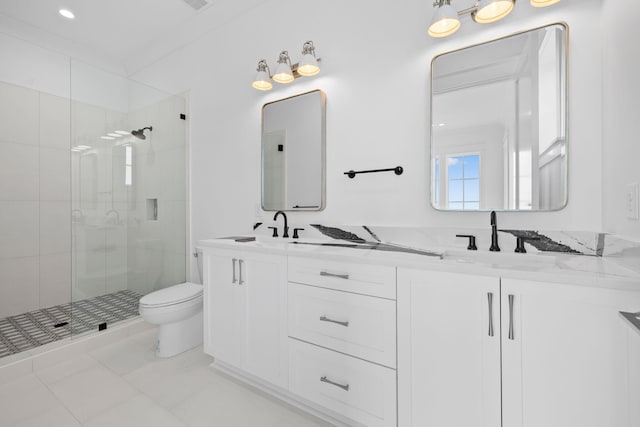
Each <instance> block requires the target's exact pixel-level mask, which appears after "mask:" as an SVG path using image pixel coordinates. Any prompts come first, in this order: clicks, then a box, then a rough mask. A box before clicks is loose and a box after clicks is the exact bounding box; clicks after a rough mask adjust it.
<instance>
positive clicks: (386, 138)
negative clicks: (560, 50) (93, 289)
mask: <svg viewBox="0 0 640 427" xmlns="http://www.w3.org/2000/svg"><path fill="white" fill-rule="evenodd" d="M430 9H431V3H430V2H424V1H418V0H401V1H375V2H371V1H369V0H367V1H365V0H354V1H350V2H343V1H338V0H328V1H324V2H311V1H300V0H272V1H268V2H265V3H264V4H262V5H261V6H258V7H256V8H254V9H252V10H251V11H249V12H247V13H246V14H245V15H243V16H241V17H239V18H238V19H236V20H235V21H233V22H231V23H229V24H228V25H226V26H224V27H223V28H221V29H219V30H216V31H212V32H211V33H209V34H207V35H206V36H204V37H202V38H201V39H199V40H198V41H196V42H193V43H191V44H190V45H188V46H186V47H185V48H183V49H181V50H178V51H176V52H174V53H173V54H172V55H169V56H167V57H165V58H164V59H162V60H160V61H158V62H156V63H155V64H153V66H151V67H149V68H146V69H143V70H142V71H140V72H138V73H136V74H135V75H134V78H135V79H138V80H142V81H145V82H147V83H149V84H151V85H154V86H157V87H162V88H164V89H165V90H168V91H171V92H176V93H177V92H182V91H185V90H190V91H191V117H190V121H191V122H190V126H191V144H192V149H191V182H192V188H191V191H192V239H193V240H194V241H196V240H198V239H202V238H209V237H214V236H219V235H223V234H229V233H233V232H239V231H243V230H247V229H248V226H249V225H250V224H251V223H252V222H253V221H255V220H256V213H255V211H256V209H255V206H256V205H258V204H259V195H260V191H259V189H260V182H259V179H260V107H261V106H262V104H264V103H265V102H269V101H273V100H275V99H278V98H283V97H286V96H290V95H292V94H296V93H301V92H304V91H308V90H310V89H315V88H320V89H322V90H324V91H325V92H326V93H327V207H326V209H325V210H324V211H323V212H318V213H297V214H291V215H290V217H291V218H290V219H291V221H292V222H294V223H309V222H325V223H330V222H331V223H355V224H363V223H369V224H379V225H423V226H453V227H458V226H465V227H488V222H489V218H488V214H486V213H447V212H438V211H435V210H434V209H433V208H431V206H430V204H429V197H428V188H429V184H428V178H429V176H430V172H429V166H428V161H427V159H428V155H429V134H428V130H429V85H428V79H429V67H430V61H431V58H433V56H434V55H436V54H438V53H440V52H443V51H447V50H451V49H455V48H458V47H462V46H465V45H468V44H472V43H478V42H481V41H485V40H488V39H492V38H495V37H500V36H503V35H507V34H510V33H512V32H516V31H521V30H523V29H527V28H533V27H536V26H540V25H544V24H548V23H551V22H556V21H566V22H567V23H568V25H569V28H570V39H571V41H570V44H571V47H570V85H571V88H570V119H571V120H570V124H569V126H570V141H571V143H570V148H569V151H570V165H569V171H570V172H569V173H570V177H569V187H570V190H569V194H570V196H569V204H568V206H567V208H565V209H563V210H561V211H559V212H550V213H504V214H500V215H499V216H498V218H499V219H498V221H499V224H500V226H504V227H518V228H531V229H539V228H547V229H587V230H600V229H601V227H602V220H601V217H602V213H601V209H600V205H601V189H602V183H601V167H602V166H601V161H600V157H601V135H602V129H601V117H602V110H601V87H602V85H601V69H602V65H601V64H602V58H601V39H602V34H601V32H600V25H599V23H600V12H601V10H600V2H599V1H597V0H587V1H571V0H566V1H563V2H561V3H559V4H558V5H556V6H554V7H550V8H547V9H535V8H532V7H530V6H529V5H528V2H520V3H519V4H518V5H517V7H516V9H515V11H514V13H513V14H512V16H510V17H509V18H507V19H506V20H505V21H503V22H501V23H498V24H494V25H491V26H487V27H482V26H480V25H477V24H474V23H473V22H471V21H470V20H469V19H468V18H463V28H462V30H460V31H459V33H458V34H456V35H454V36H453V37H450V38H448V39H446V40H434V39H431V38H430V37H428V36H427V34H426V29H427V26H428V23H429V17H430V14H431V11H430ZM307 39H312V40H313V41H314V43H315V45H316V51H317V53H318V54H319V55H320V56H322V58H323V62H322V71H321V74H320V75H319V76H318V77H316V78H311V79H307V80H303V81H296V82H295V83H294V84H292V85H290V86H288V87H276V88H275V89H274V90H272V91H270V92H268V93H266V94H265V93H261V92H258V91H255V90H254V89H252V88H251V86H250V83H251V79H252V78H253V76H254V74H255V71H254V70H255V67H256V65H257V62H258V60H259V59H261V58H266V59H268V60H269V61H270V62H271V63H272V64H274V61H275V59H276V58H277V54H278V52H279V51H280V50H283V49H286V50H288V51H289V52H290V53H292V55H293V57H294V60H296V59H297V58H298V55H297V54H296V53H297V52H298V51H299V50H300V49H301V46H302V43H303V42H304V41H305V40H307ZM397 165H401V166H403V167H404V168H405V173H404V174H403V175H402V176H400V177H397V176H395V175H393V174H375V175H374V174H372V175H367V176H359V177H357V178H355V179H353V180H350V179H348V178H346V177H345V176H344V175H343V172H344V171H347V170H349V169H356V170H357V169H367V168H381V167H393V166H397ZM263 219H264V220H265V221H267V222H270V221H271V218H270V215H266V214H265V215H263ZM192 244H193V242H192Z"/></svg>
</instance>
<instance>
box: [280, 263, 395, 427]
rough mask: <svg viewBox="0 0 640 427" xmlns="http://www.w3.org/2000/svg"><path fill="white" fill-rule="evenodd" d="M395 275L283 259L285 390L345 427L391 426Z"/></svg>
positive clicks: (381, 269)
mask: <svg viewBox="0 0 640 427" xmlns="http://www.w3.org/2000/svg"><path fill="white" fill-rule="evenodd" d="M395 270H396V269H395V267H391V266H379V265H361V264H353V263H348V262H340V261H329V260H319V259H310V258H296V257H289V265H288V278H289V285H288V290H289V294H288V295H289V298H288V299H289V301H288V311H289V321H288V327H289V329H288V330H289V336H290V340H289V350H290V353H289V355H290V357H289V390H290V391H291V392H292V393H294V394H296V395H298V396H301V397H302V398H304V399H306V400H308V401H310V402H313V403H314V404H316V405H320V406H322V407H324V408H327V409H329V410H330V411H332V412H333V413H334V414H337V415H338V419H341V418H344V419H345V423H347V424H349V425H358V426H360V425H362V426H367V427H394V426H396V370H395V367H396V301H395V294H396V277H395Z"/></svg>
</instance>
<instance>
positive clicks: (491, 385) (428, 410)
mask: <svg viewBox="0 0 640 427" xmlns="http://www.w3.org/2000/svg"><path fill="white" fill-rule="evenodd" d="M397 301H398V387H399V389H398V393H399V396H398V401H399V425H400V426H403V427H409V426H413V427H471V426H474V427H475V426H478V427H499V426H500V281H499V279H497V278H490V277H482V276H469V275H460V274H452V273H441V272H429V271H421V270H411V269H398V300H397Z"/></svg>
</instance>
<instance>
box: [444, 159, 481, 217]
mask: <svg viewBox="0 0 640 427" xmlns="http://www.w3.org/2000/svg"><path fill="white" fill-rule="evenodd" d="M447 195H448V197H447V198H448V204H447V206H448V208H449V209H454V210H478V209H480V155H479V154H467V155H456V156H448V157H447Z"/></svg>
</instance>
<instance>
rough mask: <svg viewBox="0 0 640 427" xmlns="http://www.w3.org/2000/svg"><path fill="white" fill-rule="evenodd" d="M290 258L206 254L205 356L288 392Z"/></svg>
mask: <svg viewBox="0 0 640 427" xmlns="http://www.w3.org/2000/svg"><path fill="white" fill-rule="evenodd" d="M286 274H287V257H286V256H283V255H269V254H264V253H256V252H244V251H234V250H226V249H218V248H205V249H204V285H205V286H204V322H205V328H204V330H205V337H204V350H205V352H206V353H207V354H210V355H212V356H213V357H214V358H215V361H216V362H223V363H224V364H227V365H230V366H232V367H235V368H238V369H240V370H242V371H244V372H247V373H249V374H251V375H254V376H256V377H258V378H260V379H262V380H265V381H267V382H268V383H271V384H273V385H277V386H279V387H282V388H286V387H287V382H288V381H287V374H288V364H287V353H288V346H287V330H286V329H287V324H286V322H287V310H286V302H287V295H286V292H287V276H286Z"/></svg>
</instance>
